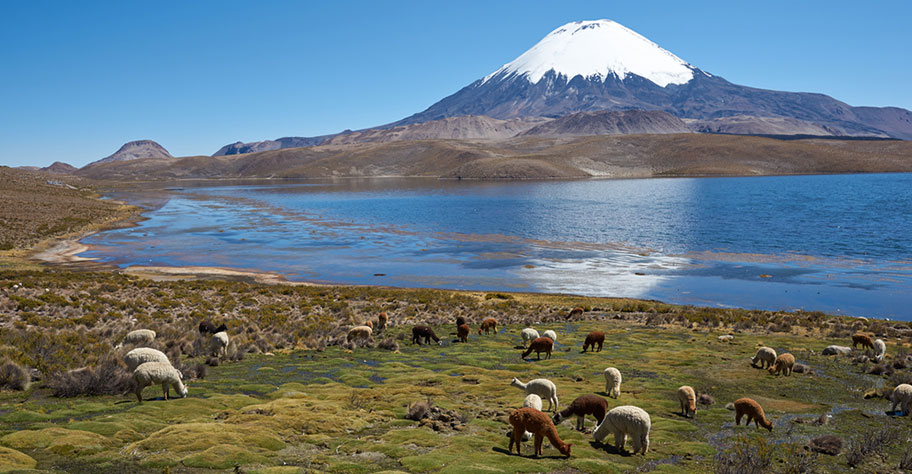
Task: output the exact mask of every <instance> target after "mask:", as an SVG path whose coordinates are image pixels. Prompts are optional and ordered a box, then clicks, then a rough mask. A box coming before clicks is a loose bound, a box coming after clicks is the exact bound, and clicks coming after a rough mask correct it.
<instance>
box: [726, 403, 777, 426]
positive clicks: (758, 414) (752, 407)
mask: <svg viewBox="0 0 912 474" xmlns="http://www.w3.org/2000/svg"><path fill="white" fill-rule="evenodd" d="M744 415H747V423H745V424H744V425H745V426H747V425H750V424H751V420H753V421H754V424H756V425H757V428H759V427H761V426H762V427H764V428H766V429H768V430H770V433H772V432H773V422H771V421H769V420H767V419H766V415H764V414H763V408H761V407H760V404H759V403H757V402H755V401H753V400H751V399H750V398H739V399H737V400H735V424H736V425H740V424H741V417H742V416H744Z"/></svg>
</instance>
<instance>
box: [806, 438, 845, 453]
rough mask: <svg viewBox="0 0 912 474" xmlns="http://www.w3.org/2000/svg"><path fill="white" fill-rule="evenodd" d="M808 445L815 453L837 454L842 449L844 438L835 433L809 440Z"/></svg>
mask: <svg viewBox="0 0 912 474" xmlns="http://www.w3.org/2000/svg"><path fill="white" fill-rule="evenodd" d="M807 447H808V449H810V450H811V451H813V452H815V453H822V454H827V455H830V456H835V455H837V454H839V453H840V452H841V451H842V438H840V437H838V436H834V435H823V436H818V437H816V438H814V439H812V440H810V441H808V444H807Z"/></svg>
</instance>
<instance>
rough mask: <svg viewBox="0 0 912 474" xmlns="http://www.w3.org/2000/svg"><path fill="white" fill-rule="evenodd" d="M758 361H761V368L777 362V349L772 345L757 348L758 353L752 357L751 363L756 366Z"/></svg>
mask: <svg viewBox="0 0 912 474" xmlns="http://www.w3.org/2000/svg"><path fill="white" fill-rule="evenodd" d="M757 362H760V368H761V369H765V368H767V367H770V366H771V365H773V363H774V362H776V351H775V350H773V349H772V348H770V347H761V348H759V349H757V354H756V355H755V356H754V358H753V359H751V365H752V366H755V367H756V365H757Z"/></svg>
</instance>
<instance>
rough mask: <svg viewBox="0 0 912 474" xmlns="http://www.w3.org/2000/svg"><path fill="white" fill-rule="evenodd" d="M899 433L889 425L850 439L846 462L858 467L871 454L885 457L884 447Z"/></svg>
mask: <svg viewBox="0 0 912 474" xmlns="http://www.w3.org/2000/svg"><path fill="white" fill-rule="evenodd" d="M897 437H898V436H897V433H896V432H895V431H893V430H892V429H890V428H889V427H882V428H873V429H871V430H869V431H867V432H865V433H862V434H860V435H858V436H855V437H853V438H852V439H851V440H849V445H848V448H847V449H846V462H847V463H848V464H849V466H851V467H857V466H859V465H860V464H861V463H863V462H864V460H865V459H866V458H868V457H869V456H872V455H875V456H879V457H881V459H882V458H883V457H884V448H886V447H887V445H888V444H890V443H891V442H892V441H894V440H895V439H896V438H897Z"/></svg>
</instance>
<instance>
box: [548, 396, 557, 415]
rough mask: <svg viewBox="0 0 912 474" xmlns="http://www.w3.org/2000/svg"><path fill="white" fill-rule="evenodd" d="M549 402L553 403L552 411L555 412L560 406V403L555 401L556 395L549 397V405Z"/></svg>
mask: <svg viewBox="0 0 912 474" xmlns="http://www.w3.org/2000/svg"><path fill="white" fill-rule="evenodd" d="M551 400H553V401H554V411H557V408H558V407H559V406H560V403H559V402H558V401H557V395H551V397H550V398H548V402H549V403H550V402H551Z"/></svg>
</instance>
